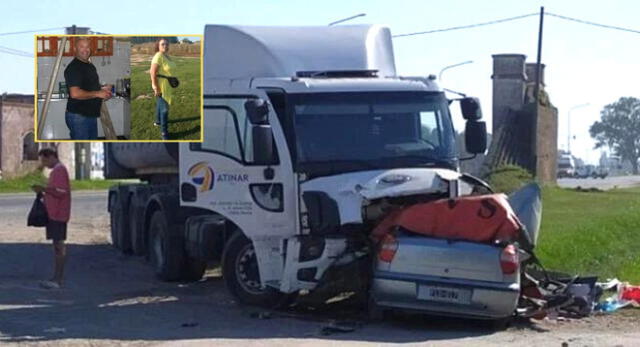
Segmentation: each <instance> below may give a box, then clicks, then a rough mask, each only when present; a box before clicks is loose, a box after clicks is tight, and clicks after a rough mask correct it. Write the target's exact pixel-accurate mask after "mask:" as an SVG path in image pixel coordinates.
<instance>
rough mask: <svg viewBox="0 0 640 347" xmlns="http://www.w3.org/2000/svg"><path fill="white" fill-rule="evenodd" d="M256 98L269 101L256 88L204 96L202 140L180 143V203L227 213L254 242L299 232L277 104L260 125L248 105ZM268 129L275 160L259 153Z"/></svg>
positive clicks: (269, 106)
mask: <svg viewBox="0 0 640 347" xmlns="http://www.w3.org/2000/svg"><path fill="white" fill-rule="evenodd" d="M252 100H253V101H256V100H264V101H268V99H267V96H266V94H264V93H263V92H261V91H255V90H254V93H252V94H245V95H237V94H234V95H205V97H204V120H203V126H204V136H203V142H202V143H198V142H193V143H188V144H187V143H183V144H181V147H180V185H181V204H182V206H193V207H199V208H203V209H207V210H211V211H214V212H216V213H218V214H220V215H222V216H224V217H225V218H227V219H228V220H230V221H231V222H233V223H234V224H236V225H237V226H238V227H239V228H240V229H241V230H242V232H244V233H245V235H246V236H247V237H249V238H250V239H251V240H252V241H253V242H254V244H255V243H256V242H260V241H264V242H267V243H275V242H276V240H281V239H282V238H286V237H288V236H291V235H294V234H296V232H297V228H298V226H297V223H296V216H297V212H296V211H297V209H298V206H297V199H296V196H297V185H296V184H294V183H295V175H294V173H293V169H292V165H291V158H290V155H289V152H288V150H287V145H286V141H285V138H284V134H283V132H282V128H281V126H280V123H279V121H278V117H277V115H276V114H275V111H274V109H273V107H272V106H271V105H269V104H268V103H267V105H266V107H267V108H268V114H267V117H265V119H264V121H263V122H261V124H256V123H255V122H253V121H252V119H250V117H248V114H247V109H246V107H247V105H246V103H247V102H248V101H252ZM258 128H262V129H258ZM265 130H267V131H265ZM265 134H269V135H272V136H273V144H272V148H273V149H272V153H273V154H272V156H271V159H272V160H269V161H266V162H265V161H264V158H261V157H262V156H263V155H261V153H259V152H260V151H262V150H264V148H263V147H260V146H256V145H257V144H258V143H266V142H265V139H264V136H265ZM268 141H269V142H271V140H268ZM256 248H257V247H256Z"/></svg>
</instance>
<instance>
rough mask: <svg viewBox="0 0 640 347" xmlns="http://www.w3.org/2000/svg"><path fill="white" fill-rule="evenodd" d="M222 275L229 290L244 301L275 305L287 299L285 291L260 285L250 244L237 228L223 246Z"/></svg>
mask: <svg viewBox="0 0 640 347" xmlns="http://www.w3.org/2000/svg"><path fill="white" fill-rule="evenodd" d="M222 277H223V279H224V282H225V284H226V286H227V289H228V290H229V292H230V293H231V294H232V295H233V296H234V297H235V298H236V299H238V301H239V302H241V303H243V304H248V305H255V306H263V307H278V306H281V305H282V304H283V302H284V301H285V300H286V297H287V296H286V295H285V294H284V293H281V292H279V291H277V290H276V289H273V288H262V287H261V284H260V274H259V272H258V259H257V258H256V255H255V251H254V249H253V244H252V243H251V241H250V240H249V239H248V238H247V237H246V236H244V234H242V233H241V232H239V231H236V232H235V233H234V234H233V235H232V236H231V238H230V239H229V241H228V242H227V244H226V246H225V249H224V253H223V255H222Z"/></svg>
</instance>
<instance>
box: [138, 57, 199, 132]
mask: <svg viewBox="0 0 640 347" xmlns="http://www.w3.org/2000/svg"><path fill="white" fill-rule="evenodd" d="M135 58H136V59H132V64H131V139H132V140H161V134H160V127H156V126H154V125H153V122H154V121H155V109H156V101H155V97H154V96H153V90H152V89H151V80H150V78H149V72H148V70H149V67H150V63H151V58H152V56H151V55H149V56H136V57H135ZM172 59H173V60H174V61H175V63H176V72H175V76H177V77H178V79H179V80H180V86H178V88H175V89H174V90H173V92H174V94H173V105H171V106H170V108H169V139H170V140H199V139H200V125H201V124H200V121H201V119H200V113H201V109H202V108H201V106H200V95H201V93H202V92H201V90H200V59H199V58H192V57H172Z"/></svg>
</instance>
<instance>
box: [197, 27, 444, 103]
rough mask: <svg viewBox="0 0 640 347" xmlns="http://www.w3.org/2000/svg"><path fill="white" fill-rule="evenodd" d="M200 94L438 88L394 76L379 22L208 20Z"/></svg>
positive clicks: (387, 40)
mask: <svg viewBox="0 0 640 347" xmlns="http://www.w3.org/2000/svg"><path fill="white" fill-rule="evenodd" d="M204 61H205V69H204V82H205V83H204V87H205V90H204V94H205V95H206V94H216V93H221V92H229V91H230V90H234V89H236V90H246V89H252V88H268V87H273V88H281V89H284V90H285V91H286V92H288V93H314V92H341V91H345V92H346V91H378V90H379V91H395V90H397V91H440V89H439V88H438V86H437V85H436V83H435V81H434V80H432V79H428V78H401V77H397V76H396V68H395V63H394V57H393V45H392V41H391V33H390V31H389V29H388V28H386V27H382V26H378V25H344V26H307V27H303V26H299V27H288V26H282V27H263V26H229V25H207V26H206V27H205V45H204Z"/></svg>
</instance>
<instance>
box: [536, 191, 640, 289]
mask: <svg viewBox="0 0 640 347" xmlns="http://www.w3.org/2000/svg"><path fill="white" fill-rule="evenodd" d="M542 201H543V212H542V226H541V231H540V237H539V239H538V247H537V249H536V253H537V255H538V257H539V258H540V260H541V262H542V264H543V265H544V266H545V267H547V268H548V269H552V270H557V271H563V272H567V273H571V274H581V275H598V276H599V277H600V278H601V279H604V278H613V277H617V278H618V279H620V280H622V281H628V282H630V283H632V284H640V187H637V188H630V189H614V190H609V191H604V192H579V191H576V190H571V189H562V188H557V187H545V188H544V189H543V200H542Z"/></svg>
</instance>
